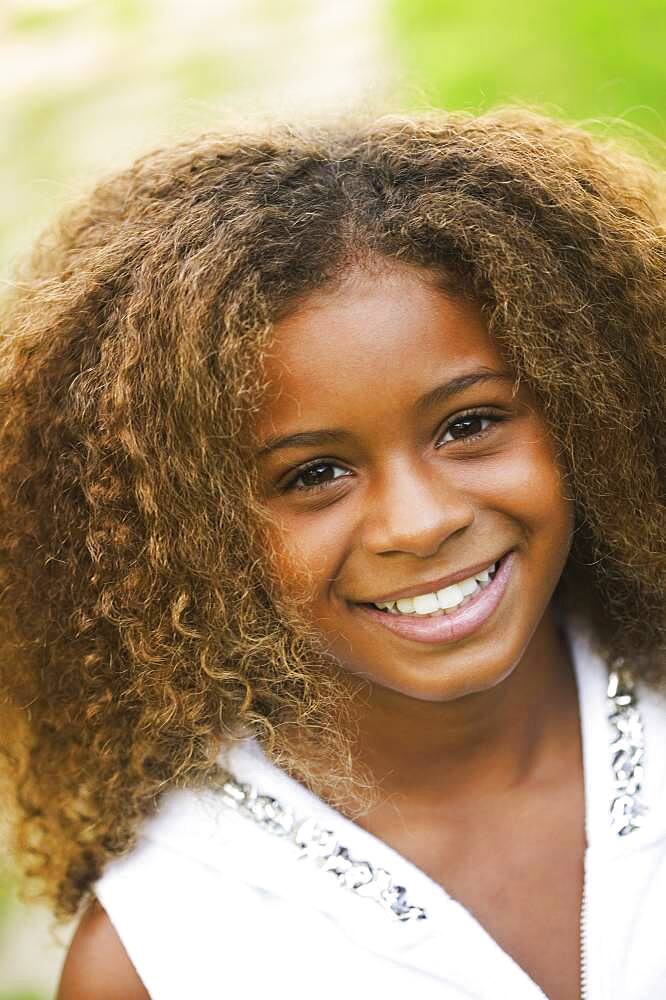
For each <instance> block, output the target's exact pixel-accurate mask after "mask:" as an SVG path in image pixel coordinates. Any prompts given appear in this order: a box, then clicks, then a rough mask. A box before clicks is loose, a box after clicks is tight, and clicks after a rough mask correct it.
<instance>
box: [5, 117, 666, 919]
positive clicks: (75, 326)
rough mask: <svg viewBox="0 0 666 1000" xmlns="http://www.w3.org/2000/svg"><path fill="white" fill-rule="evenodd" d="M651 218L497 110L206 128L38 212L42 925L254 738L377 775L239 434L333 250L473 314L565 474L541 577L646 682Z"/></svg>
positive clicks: (657, 335) (22, 439)
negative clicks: (291, 574) (159, 810)
mask: <svg viewBox="0 0 666 1000" xmlns="http://www.w3.org/2000/svg"><path fill="white" fill-rule="evenodd" d="M664 217H665V212H664V183H663V174H662V173H661V172H660V170H659V168H658V167H656V166H650V165H649V164H648V163H647V161H646V160H645V158H643V157H639V156H636V155H634V154H633V153H629V152H626V151H623V150H621V149H620V148H619V147H617V146H615V145H613V144H611V143H609V142H608V141H605V140H604V141H602V140H601V139H598V138H597V139H595V138H593V137H592V136H590V135H588V134H587V133H585V132H584V131H583V130H582V129H579V128H577V127H574V126H569V125H565V124H562V123H557V122H555V121H552V120H549V119H548V118H546V117H543V116H540V115H539V114H536V113H533V112H528V111H521V110H519V109H513V110H506V109H505V110H502V111H496V112H493V113H489V114H487V115H483V116H480V117H474V116H471V115H466V114H446V113H437V112H429V113H427V114H421V115H413V116H406V115H402V116H397V115H396V116H385V117H381V118H379V119H372V118H371V117H369V116H363V115H355V116H353V117H351V118H350V117H345V118H344V119H336V120H335V121H329V122H326V123H323V124H322V123H319V124H316V125H307V126H300V127H295V126H290V125H284V124H278V125H269V126H263V127H262V128H259V129H256V130H255V131H254V132H252V133H248V132H247V131H244V130H243V129H239V130H238V131H236V132H235V133H234V134H225V135H222V134H206V135H204V136H202V137H200V138H198V139H196V140H193V141H187V142H184V143H181V144H180V145H177V146H174V147H172V148H168V149H160V150H158V151H156V152H152V153H150V154H148V155H146V156H144V157H142V158H141V159H139V160H138V161H137V162H136V163H135V164H134V165H132V166H131V167H130V168H129V169H127V170H125V171H123V172H122V173H119V174H117V175H115V176H112V177H111V178H110V179H107V180H104V181H103V182H102V183H100V184H98V186H96V187H95V189H94V190H93V191H92V193H91V194H90V195H89V196H87V197H86V198H85V199H84V200H82V201H81V202H80V203H78V204H76V205H75V206H74V207H73V208H70V209H69V210H68V212H67V213H65V215H64V216H63V217H62V218H61V219H60V220H59V221H58V222H57V223H56V224H55V225H54V226H52V227H51V228H50V229H49V230H47V231H46V232H45V234H44V235H43V236H42V237H41V238H40V240H39V241H38V243H37V245H36V247H35V249H34V251H33V254H32V256H31V257H30V259H29V260H28V261H26V263H25V265H24V268H23V270H22V272H21V273H19V275H18V276H17V280H16V281H15V282H14V283H13V287H12V290H11V292H10V294H9V295H8V296H7V297H6V300H5V302H4V306H3V313H2V320H1V327H0V332H1V334H2V339H1V341H0V352H1V353H0V404H1V413H0V691H2V694H3V705H4V707H3V708H2V712H3V718H2V720H1V721H2V736H1V739H2V744H3V757H4V760H5V765H6V766H5V780H6V783H7V778H9V783H10V784H11V788H13V792H12V796H13V797H12V802H13V803H14V805H15V808H16V810H17V820H16V823H15V836H14V845H15V849H16V852H17V854H18V855H19V857H20V858H21V859H22V864H23V867H24V869H25V870H26V871H27V872H28V873H29V874H30V875H31V876H33V878H34V879H35V880H36V882H35V884H36V885H38V886H39V888H38V890H37V891H38V892H39V893H41V895H42V896H43V897H44V898H46V899H48V900H49V901H50V903H51V904H52V906H53V908H54V912H55V913H56V915H57V916H59V917H66V916H68V915H71V914H73V913H74V912H75V911H76V909H77V908H78V906H79V905H80V903H81V901H82V900H83V899H84V897H85V896H86V895H87V894H88V893H89V891H90V887H91V885H92V883H93V881H94V879H95V878H96V877H97V876H98V875H99V873H100V872H101V870H102V868H103V866H104V864H105V862H106V861H107V860H108V859H109V858H110V857H112V856H114V855H118V854H120V853H121V852H123V851H126V850H128V849H129V847H130V846H131V845H132V843H133V842H134V838H135V837H136V833H137V829H138V827H139V825H140V822H141V820H142V819H143V818H144V817H145V816H147V815H149V814H150V813H151V812H153V811H154V810H155V808H156V806H157V803H158V801H159V799H160V796H161V795H162V794H163V792H164V791H165V790H167V789H169V788H174V787H177V786H189V787H194V786H196V785H203V784H206V783H208V782H212V781H214V780H217V779H216V777H215V775H216V773H217V771H216V766H215V760H216V757H217V754H218V752H219V748H220V746H229V745H231V743H232V742H233V741H234V740H236V739H239V738H241V737H242V735H244V734H246V733H252V734H254V735H255V736H257V738H259V739H260V740H261V741H262V742H263V744H264V745H265V747H266V748H267V751H268V752H269V753H270V754H271V755H272V756H273V759H275V760H276V761H277V762H281V763H282V765H283V766H285V767H288V768H289V769H290V771H291V772H292V773H293V774H295V775H296V776H297V777H300V778H301V780H303V781H305V782H306V783H308V784H309V785H310V787H312V788H313V789H314V790H315V791H316V790H317V789H319V788H322V787H323V782H324V781H325V782H326V788H327V794H328V796H329V798H330V799H332V800H333V801H334V802H337V801H340V802H342V801H352V799H351V798H350V796H353V794H354V793H358V796H359V798H358V801H359V802H362V800H363V793H364V792H368V794H370V792H369V786H368V787H367V788H366V787H365V786H364V785H363V780H362V776H361V777H359V775H357V774H356V772H355V770H354V760H353V734H352V728H353V727H352V726H351V717H350V714H349V710H348V708H345V706H346V705H347V706H348V705H349V698H348V697H347V694H348V691H349V684H350V683H351V681H350V678H349V677H348V676H346V675H344V676H343V672H342V671H340V670H338V669H336V664H335V663H334V662H332V659H331V657H330V656H329V655H328V654H326V653H325V652H324V651H323V650H322V649H321V648H320V647H319V645H318V644H317V636H316V635H315V634H313V633H312V632H311V630H310V626H309V624H308V622H307V620H306V617H305V615H304V614H302V613H301V612H302V607H303V605H302V604H301V601H302V600H304V599H305V595H306V592H307V580H303V581H302V582H303V588H302V591H301V588H300V587H297V586H295V582H294V581H290V585H289V586H285V581H283V580H280V579H279V578H278V576H277V571H276V570H275V568H274V562H275V561H274V560H273V559H272V558H271V555H272V552H273V551H274V550H272V549H271V543H270V538H271V537H272V536H271V531H270V528H271V525H270V522H269V520H268V517H267V515H266V512H265V510H264V509H263V508H262V505H261V502H260V497H259V496H258V493H257V478H256V469H255V463H254V462H253V455H254V442H253V438H252V433H251V432H250V428H251V425H252V418H253V416H254V415H255V414H256V413H257V412H258V408H259V406H260V403H261V399H262V395H263V393H264V391H265V389H266V380H265V378H264V375H263V369H262V358H263V357H264V356H265V350H266V347H267V345H268V344H269V343H270V337H271V329H272V326H273V324H274V323H275V321H276V319H277V318H278V317H282V316H284V315H285V314H287V313H288V312H289V310H290V309H292V308H293V307H294V305H295V303H296V302H297V301H298V300H299V299H302V297H303V296H306V295H307V294H308V293H309V292H311V291H313V290H315V289H320V288H322V287H325V286H328V285H330V284H331V283H335V282H338V281H340V280H341V279H342V278H343V277H344V275H345V273H347V271H348V269H349V268H350V267H352V266H358V265H360V266H369V264H370V262H371V261H372V260H373V259H375V260H385V259H389V260H394V261H400V262H402V263H406V264H411V265H416V266H419V267H425V268H428V269H429V270H430V271H431V272H434V273H435V274H436V275H439V276H440V277H441V279H442V281H443V282H444V285H445V287H447V288H449V289H453V290H455V291H457V292H459V293H461V294H465V295H468V296H471V297H472V298H473V299H474V300H475V301H476V302H478V303H479V304H480V305H481V307H482V309H483V312H484V315H485V317H486V318H487V322H488V327H489V330H490V332H491V334H492V335H493V336H494V337H496V338H497V342H498V343H499V344H500V345H501V347H502V348H503V350H504V351H505V352H506V357H507V360H508V361H509V363H510V364H511V365H512V367H513V369H514V371H515V372H516V373H517V375H518V376H519V377H520V378H521V379H524V380H525V382H526V383H527V384H528V386H529V387H530V388H531V390H532V391H533V393H534V394H535V397H536V399H537V401H538V403H539V405H540V406H541V408H542V411H543V415H544V418H545V420H546V422H547V425H548V426H549V428H550V430H551V432H552V434H553V437H554V439H555V440H556V442H557V443H558V445H559V448H560V449H561V454H562V456H563V458H564V462H565V465H566V472H567V481H568V484H569V488H570V490H571V494H572V497H573V499H574V501H575V510H576V530H575V532H574V541H573V547H572V551H571V554H570V558H569V561H568V563H567V566H566V568H565V571H564V574H563V576H562V578H561V580H560V583H559V585H558V589H557V592H556V599H557V600H558V601H559V602H561V604H562V607H563V608H564V609H566V611H567V613H570V614H579V615H582V616H583V617H584V618H585V619H586V620H587V621H588V622H590V623H591V624H593V626H594V631H595V634H596V635H597V637H598V641H599V644H600V645H601V646H602V647H603V648H604V649H605V650H607V651H608V650H612V651H613V652H614V653H620V654H623V655H626V656H627V657H628V658H630V659H631V662H632V663H633V664H634V665H635V667H636V669H637V670H638V671H640V672H641V673H642V674H643V676H644V677H645V678H646V679H647V680H648V681H650V682H652V683H658V682H659V681H660V680H663V678H664V677H665V676H666V641H665V634H666V633H665V620H664V607H665V602H664V593H665V591H666V587H665V582H666V558H665V554H664V546H663V540H664V534H665V532H664V453H665V449H666V434H665V433H664V410H663V406H664V387H665V386H666V338H665V334H664V331H665V330H666V278H665V273H666V269H665V267H664V264H665V248H666V241H665V238H664V228H663V221H664ZM294 733H297V734H298V739H297V740H294V739H293V734H294ZM355 782H356V784H355ZM9 783H8V784H7V796H9V794H10V792H11V788H10V787H9ZM359 788H360V792H359V791H358V790H359ZM8 801H9V799H8Z"/></svg>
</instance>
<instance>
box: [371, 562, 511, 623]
mask: <svg viewBox="0 0 666 1000" xmlns="http://www.w3.org/2000/svg"><path fill="white" fill-rule="evenodd" d="M496 566H497V563H493V564H492V566H489V567H488V568H487V569H484V570H481V572H480V573H476V574H475V575H474V576H470V577H468V579H467V580H460V581H459V582H458V583H454V584H452V585H451V586H450V587H442V589H441V590H438V591H437V593H432V594H419V595H418V596H417V597H401V598H400V600H399V601H389V602H383V603H380V604H376V605H375V607H376V608H381V609H382V610H383V611H388V612H390V613H391V614H394V615H399V614H403V615H411V614H416V615H431V614H433V613H435V612H437V611H450V610H451V609H453V608H457V607H458V606H459V605H460V604H462V603H463V601H465V600H466V599H467V598H468V597H471V596H472V594H475V593H476V592H477V591H478V590H483V589H484V588H485V587H487V586H488V584H489V583H490V579H491V577H490V574H491V573H494V572H495V569H496Z"/></svg>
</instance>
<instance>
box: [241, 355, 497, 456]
mask: <svg viewBox="0 0 666 1000" xmlns="http://www.w3.org/2000/svg"><path fill="white" fill-rule="evenodd" d="M513 381H514V376H513V375H511V374H510V373H509V372H498V371H492V370H490V369H481V370H479V371H474V372H468V373H467V374H466V375H458V376H456V378H452V379H449V381H448V382H443V383H442V385H437V386H435V388H434V389H429V390H428V392H426V393H424V395H423V396H420V397H419V398H418V399H417V401H416V402H415V403H414V407H413V409H414V412H415V414H416V415H417V416H419V417H422V416H423V415H424V414H425V413H427V412H428V410H431V409H432V408H433V407H434V406H438V405H441V404H442V403H444V402H446V401H447V400H448V399H450V398H451V397H452V396H456V395H457V394H458V393H459V392H463V391H464V390H465V389H469V388H470V386H472V385H478V384H480V383H484V382H513ZM351 436H352V435H351V434H350V433H349V432H348V431H345V430H342V429H341V428H337V427H333V428H329V427H326V428H322V429H321V430H317V431H299V432H298V433H296V434H286V435H284V436H282V437H275V436H273V437H269V438H267V440H266V441H265V442H264V444H263V445H262V446H261V447H260V448H259V450H258V451H257V457H258V458H263V457H264V456H265V455H268V454H270V453H272V452H274V451H278V449H282V448H303V447H306V446H308V445H314V446H316V445H322V444H342V443H344V442H345V441H348V440H349V438H350V437H351Z"/></svg>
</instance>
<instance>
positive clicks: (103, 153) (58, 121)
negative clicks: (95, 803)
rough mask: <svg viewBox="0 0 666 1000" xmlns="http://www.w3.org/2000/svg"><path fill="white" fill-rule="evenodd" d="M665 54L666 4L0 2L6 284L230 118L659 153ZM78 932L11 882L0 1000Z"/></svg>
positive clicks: (1, 919)
mask: <svg viewBox="0 0 666 1000" xmlns="http://www.w3.org/2000/svg"><path fill="white" fill-rule="evenodd" d="M665 49H666V3H664V0H634V2H633V3H632V4H628V3H626V2H620V0H605V2H602V0H578V2H576V0H541V2H540V3H538V4H537V3H528V2H522V3H519V2H516V0H506V2H504V3H495V2H492V0H477V2H476V3H475V4H463V3H462V2H460V0H458V2H451V0H152V2H151V0H14V2H12V0H0V88H1V89H0V93H1V94H2V98H1V100H0V142H1V143H2V155H1V156H0V280H1V281H3V282H7V281H10V280H11V273H12V268H13V267H14V265H15V263H16V261H17V259H18V258H19V257H20V255H21V253H22V252H23V251H25V250H26V249H27V248H28V247H29V245H30V243H31V241H32V240H33V239H34V237H35V235H36V234H37V232H38V231H39V230H40V229H41V228H42V227H43V226H45V225H47V224H48V222H49V220H50V219H51V218H52V217H53V216H54V215H55V214H56V213H57V211H58V209H59V208H60V207H62V206H63V205H64V204H66V203H67V202H68V201H69V200H70V199H72V198H75V197H76V196H77V194H78V193H79V192H80V191H82V190H83V189H84V188H85V187H87V186H88V185H89V184H90V183H91V182H92V180H93V179H94V178H95V177H98V176H100V175H101V174H103V173H105V172H107V171H110V170H113V169H115V168H116V167H119V166H122V165H124V164H126V163H128V162H129V161H130V160H131V159H132V158H133V157H134V156H135V155H137V154H138V153H140V152H141V151H143V150H146V149H149V148H151V147H153V146H155V145H157V144H160V143H163V142H169V141H172V140H174V139H177V138H178V137H180V136H182V135H184V134H188V133H192V132H197V131H201V130H203V129H206V128H211V127H222V128H223V127H224V125H225V121H227V120H228V118H229V117H230V116H233V115H235V114H238V113H241V114H242V115H244V116H246V117H248V118H250V119H256V120H260V119H261V118H262V116H264V115H277V116H281V117H285V116H288V117H294V118H299V117H308V116H317V115H319V114H322V113H324V114H325V113H326V112H328V111H333V110H335V109H340V108H350V107H354V106H356V105H358V104H362V105H365V106H368V105H369V106H370V107H372V108H374V109H376V110H377V111H378V112H381V111H392V110H400V109H407V108H424V107H429V106H440V107H445V108H451V109H454V108H464V109H467V110H473V111H474V110H476V111H480V110H483V109H485V108H488V107H492V106H495V105H497V104H502V103H507V102H512V103H513V102H523V103H528V104H530V105H536V106H538V107H540V108H541V109H542V110H545V111H547V112H549V113H551V114H553V115H557V116H563V117H567V118H570V119H571V118H573V119H576V120H583V121H585V122H586V123H587V124H588V125H589V127H591V128H596V129H602V130H603V131H609V130H610V131H611V132H616V133H618V134H619V135H621V136H622V137H624V138H627V140H628V141H629V140H631V141H632V142H635V141H638V142H639V143H642V144H644V145H645V147H646V148H647V149H648V151H651V152H656V153H657V154H658V155H661V149H662V146H661V144H662V143H663V142H664V140H666V109H665V107H664V94H665V93H666V60H665V59H664V51H665ZM6 867H7V866H5V868H6ZM70 933H71V928H69V929H65V931H64V933H63V939H62V941H61V943H60V944H58V943H54V942H53V941H52V940H51V937H50V935H49V933H48V915H47V914H46V913H45V911H43V910H38V909H33V908H26V907H24V906H22V905H20V904H19V903H18V902H17V900H16V898H15V892H14V889H13V887H12V884H11V879H10V877H9V874H8V873H7V871H5V874H4V875H3V876H2V878H1V879H0V1000H47V998H49V997H51V996H53V994H54V990H55V983H56V981H57V976H58V972H59V968H60V965H61V963H62V955H63V947H64V942H65V941H66V940H67V937H68V935H69V934H70Z"/></svg>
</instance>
